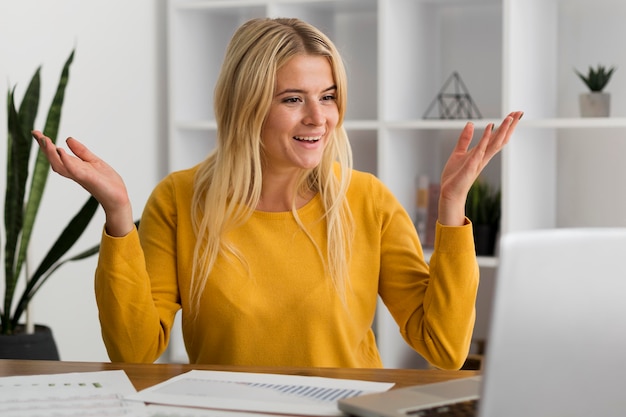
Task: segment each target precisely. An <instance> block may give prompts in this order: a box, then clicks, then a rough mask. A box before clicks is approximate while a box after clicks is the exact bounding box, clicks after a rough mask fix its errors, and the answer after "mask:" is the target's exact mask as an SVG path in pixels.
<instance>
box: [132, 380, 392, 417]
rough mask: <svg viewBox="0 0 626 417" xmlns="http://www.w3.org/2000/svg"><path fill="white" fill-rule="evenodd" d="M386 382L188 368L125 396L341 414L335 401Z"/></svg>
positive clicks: (211, 405)
mask: <svg viewBox="0 0 626 417" xmlns="http://www.w3.org/2000/svg"><path fill="white" fill-rule="evenodd" d="M392 386H393V384H392V383H384V382H369V381H359V380H349V379H336V378H324V377H314V376H300V375H278V374H264V373H248V372H223V371H200V370H193V371H189V372H187V373H184V374H181V375H178V376H176V377H173V378H171V379H169V380H167V381H165V382H162V383H160V384H157V385H155V386H153V387H150V388H147V389H145V390H142V391H140V392H138V393H136V394H131V395H129V396H127V397H126V399H130V400H137V401H143V402H145V403H151V404H161V405H171V406H187V407H200V408H211V409H221V410H235V411H250V412H257V413H278V414H291V415H319V416H341V415H343V414H342V413H341V412H340V411H339V409H338V408H337V400H339V399H341V398H347V397H353V396H356V395H362V394H366V393H371V392H381V391H386V390H388V389H390V388H391V387H392Z"/></svg>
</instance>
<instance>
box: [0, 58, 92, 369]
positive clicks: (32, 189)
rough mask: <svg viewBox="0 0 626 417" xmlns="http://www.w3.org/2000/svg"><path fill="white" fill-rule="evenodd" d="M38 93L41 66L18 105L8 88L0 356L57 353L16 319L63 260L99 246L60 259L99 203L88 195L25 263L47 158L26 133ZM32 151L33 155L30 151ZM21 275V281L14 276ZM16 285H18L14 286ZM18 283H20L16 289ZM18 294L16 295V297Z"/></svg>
mask: <svg viewBox="0 0 626 417" xmlns="http://www.w3.org/2000/svg"><path fill="white" fill-rule="evenodd" d="M73 57H74V51H72V53H71V54H70V56H69V58H68V59H67V61H66V62H65V65H64V67H63V71H62V73H61V79H60V81H59V84H58V87H57V90H56V94H55V96H54V98H53V101H52V104H51V105H50V108H49V111H48V115H47V119H46V122H45V127H44V130H43V132H44V134H45V135H46V136H48V137H50V138H51V139H52V141H53V142H54V141H56V136H57V133H58V128H59V122H60V118H61V107H62V104H63V99H64V95H65V88H66V86H67V82H68V78H69V67H70V65H71V63H72V61H73ZM39 96H40V68H38V69H37V71H36V72H35V74H34V75H33V77H32V79H31V81H30V83H29V85H28V87H27V89H26V91H25V93H24V97H23V99H22V102H21V104H20V105H19V108H18V106H17V103H16V100H15V87H13V88H12V89H10V91H9V92H8V97H7V101H8V103H7V104H8V105H7V109H8V114H7V122H8V123H7V124H8V135H7V162H6V163H7V171H6V192H5V201H4V236H3V239H4V265H5V269H4V281H5V287H4V302H3V303H2V304H1V306H0V357H2V358H26V359H58V352H57V350H56V344H55V343H54V338H53V337H52V333H51V331H50V329H49V328H48V327H47V326H45V325H36V326H34V327H35V329H34V332H33V333H32V334H27V332H26V330H25V327H26V326H25V325H24V324H22V322H21V321H20V320H21V319H22V316H23V314H24V312H25V310H26V308H27V306H28V304H29V303H30V302H31V300H32V299H33V296H34V295H35V294H36V293H37V291H38V290H39V288H41V285H42V284H43V283H44V282H45V281H46V280H47V279H48V278H49V277H50V275H51V274H52V273H53V272H54V271H55V270H56V269H57V268H59V267H60V266H61V265H62V264H64V263H65V262H68V261H72V260H78V259H83V258H86V257H88V256H91V255H93V254H95V253H97V252H98V248H99V245H98V246H95V247H93V248H90V249H89V250H87V251H85V252H82V253H80V254H78V255H76V256H73V257H71V258H66V259H61V258H62V257H63V256H65V255H66V253H67V251H68V250H69V249H70V248H71V247H72V246H73V244H74V243H75V242H76V241H77V240H78V238H79V237H80V236H81V235H82V233H83V231H84V230H85V228H86V227H87V225H88V224H89V222H90V220H91V219H92V217H93V215H94V214H95V212H96V209H97V208H98V203H97V201H96V200H95V199H94V198H93V197H89V198H88V199H87V202H86V203H85V204H84V205H83V207H82V208H81V209H80V210H79V211H78V213H77V214H76V215H75V216H74V217H73V218H72V219H71V220H70V222H69V224H68V225H67V226H66V228H65V229H64V230H63V231H62V232H61V235H60V236H59V238H58V239H57V240H56V242H55V243H54V244H53V245H52V247H51V248H50V250H49V252H48V253H47V254H46V256H44V257H43V260H42V261H41V264H40V265H39V266H38V267H37V268H34V269H33V271H34V272H32V273H31V271H29V268H27V267H26V265H27V263H28V262H27V261H28V260H27V255H28V247H29V242H30V239H31V235H32V232H33V226H34V224H35V218H36V216H37V212H38V210H39V205H40V202H41V198H42V196H43V192H44V188H45V185H46V179H47V177H48V173H49V171H50V164H49V162H48V160H47V159H46V158H45V156H44V155H43V154H42V153H41V151H40V150H39V147H38V146H37V145H36V144H34V140H33V138H32V136H31V131H32V130H33V127H34V123H35V118H36V115H37V109H38V105H39ZM35 154H36V155H35ZM22 277H24V278H25V282H24V283H23V284H20V285H18V280H19V279H22ZM18 287H19V288H20V291H19V292H18ZM22 287H23V289H21V288H22ZM18 296H19V297H18Z"/></svg>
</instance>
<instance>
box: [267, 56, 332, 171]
mask: <svg viewBox="0 0 626 417" xmlns="http://www.w3.org/2000/svg"><path fill="white" fill-rule="evenodd" d="M336 93H337V92H336V87H335V82H334V79H333V74H332V69H331V66H330V62H329V61H328V58H326V57H323V56H313V55H296V56H294V57H293V58H291V59H290V60H289V61H287V63H286V64H285V65H283V66H282V67H281V68H280V69H279V70H278V71H277V74H276V88H275V91H274V96H273V98H272V103H271V105H270V110H269V113H268V115H267V118H266V119H265V123H264V125H263V130H262V133H261V135H262V137H261V140H262V142H263V145H264V175H267V174H271V173H289V172H296V171H298V170H300V169H311V168H314V167H316V166H317V165H318V164H319V163H320V161H321V159H322V154H323V152H324V148H325V146H326V144H327V143H328V140H329V136H330V135H331V133H332V132H333V130H334V129H335V126H336V125H337V122H338V119H339V111H338V108H337V103H336V100H335V98H336Z"/></svg>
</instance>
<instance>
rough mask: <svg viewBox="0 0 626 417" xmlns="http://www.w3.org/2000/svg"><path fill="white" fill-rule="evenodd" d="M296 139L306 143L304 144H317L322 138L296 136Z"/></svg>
mask: <svg viewBox="0 0 626 417" xmlns="http://www.w3.org/2000/svg"><path fill="white" fill-rule="evenodd" d="M294 139H295V140H300V141H304V142H317V141H318V140H320V139H321V137H320V136H316V137H309V136H307V137H304V136H294Z"/></svg>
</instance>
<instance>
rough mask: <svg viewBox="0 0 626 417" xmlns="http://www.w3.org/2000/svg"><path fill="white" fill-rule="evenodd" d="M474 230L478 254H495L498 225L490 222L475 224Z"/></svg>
mask: <svg viewBox="0 0 626 417" xmlns="http://www.w3.org/2000/svg"><path fill="white" fill-rule="evenodd" d="M473 230H474V246H475V247H476V255H479V256H493V255H494V254H495V249H496V238H497V236H498V227H497V226H494V225H490V224H475V225H474V229H473Z"/></svg>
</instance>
